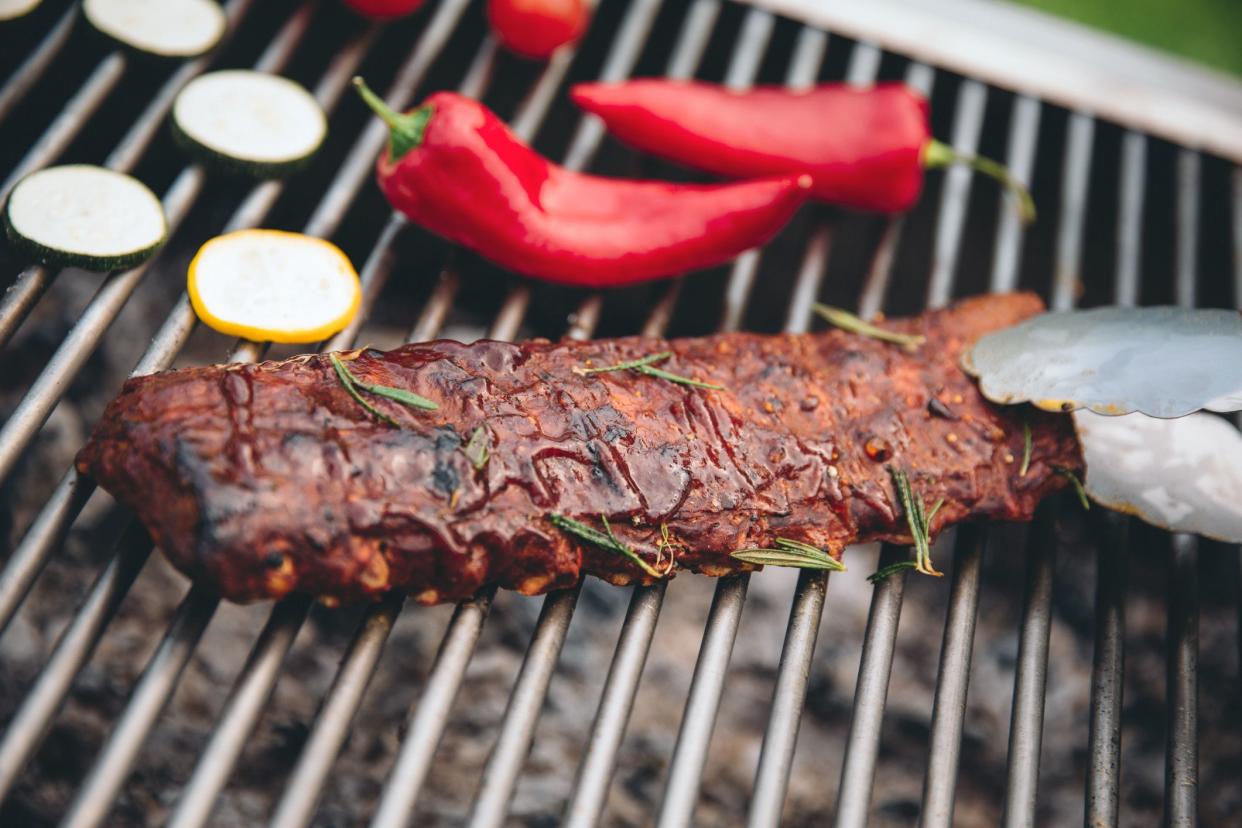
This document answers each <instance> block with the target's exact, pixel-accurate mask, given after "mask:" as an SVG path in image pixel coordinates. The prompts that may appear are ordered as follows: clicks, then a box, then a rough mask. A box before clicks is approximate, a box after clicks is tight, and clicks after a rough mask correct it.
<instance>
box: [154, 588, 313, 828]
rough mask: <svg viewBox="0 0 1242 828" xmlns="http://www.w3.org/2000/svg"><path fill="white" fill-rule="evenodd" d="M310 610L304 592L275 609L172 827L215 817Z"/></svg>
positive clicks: (208, 745) (181, 802)
mask: <svg viewBox="0 0 1242 828" xmlns="http://www.w3.org/2000/svg"><path fill="white" fill-rule="evenodd" d="M309 609H310V600H309V599H308V598H306V597H305V596H299V597H296V598H293V599H290V600H287V601H281V602H280V603H278V604H277V605H276V607H275V608H274V609H273V610H272V614H271V616H269V618H268V620H267V624H266V625H264V627H263V631H262V632H261V633H260V634H259V638H258V640H257V641H256V642H255V645H254V648H253V649H252V650H251V651H250V658H249V659H248V660H247V661H246V664H245V666H243V667H242V671H241V678H240V679H239V680H238V682H237V683H236V684H234V685H233V690H232V692H231V693H230V694H229V698H228V699H227V700H226V701H225V702H224V710H225V713H224V714H222V715H221V716H220V719H219V720H218V721H217V722H216V725H215V727H213V728H212V731H211V739H210V740H209V741H208V743H207V747H206V749H205V750H204V751H203V755H202V758H201V759H200V760H199V763H198V765H197V766H196V767H195V769H194V776H193V777H191V779H190V782H189V784H188V785H186V789H185V791H184V792H183V793H182V795H181V799H180V800H178V802H177V807H176V810H174V811H173V813H172V816H171V817H170V818H169V820H168V825H169V826H174V828H188V826H197V825H203V824H205V823H206V822H207V819H208V818H209V817H210V816H211V810H212V807H213V806H214V805H215V801H216V797H217V795H219V793H220V790H221V789H222V788H223V787H224V783H225V782H226V781H228V777H229V774H230V773H232V771H233V765H234V764H235V763H236V761H237V756H238V755H239V754H240V753H241V749H242V746H243V745H244V744H245V743H246V740H247V739H248V738H249V737H250V735H251V733H252V731H253V728H254V726H255V724H256V723H257V722H258V720H259V716H260V715H261V714H262V712H263V708H264V707H266V706H267V702H268V699H269V698H271V694H272V690H273V689H274V688H275V687H276V678H277V676H279V674H280V669H281V667H282V666H283V665H284V663H285V657H286V656H287V655H288V654H289V650H290V648H292V647H293V641H294V639H295V638H296V637H297V633H298V630H300V629H301V628H302V622H303V621H304V620H305V619H306V613H307V611H308V610H309Z"/></svg>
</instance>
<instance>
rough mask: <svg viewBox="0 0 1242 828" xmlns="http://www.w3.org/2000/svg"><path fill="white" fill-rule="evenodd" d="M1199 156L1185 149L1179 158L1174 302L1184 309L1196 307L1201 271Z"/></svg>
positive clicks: (1178, 155)
mask: <svg viewBox="0 0 1242 828" xmlns="http://www.w3.org/2000/svg"><path fill="white" fill-rule="evenodd" d="M1200 169H1201V165H1200V163H1199V153H1198V152H1196V151H1194V150H1189V149H1183V150H1181V151H1179V152H1178V154H1177V243H1176V246H1175V250H1176V255H1177V264H1176V268H1177V278H1176V279H1175V280H1174V283H1173V287H1174V294H1175V299H1174V301H1176V302H1177V304H1178V305H1179V306H1181V307H1183V308H1193V307H1194V306H1195V287H1196V285H1195V282H1196V279H1195V276H1196V274H1197V272H1198V269H1199V184H1200V178H1201V173H1200Z"/></svg>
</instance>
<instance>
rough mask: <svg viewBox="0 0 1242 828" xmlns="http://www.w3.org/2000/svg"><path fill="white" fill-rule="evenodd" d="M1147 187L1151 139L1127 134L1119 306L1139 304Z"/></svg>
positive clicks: (1120, 222)
mask: <svg viewBox="0 0 1242 828" xmlns="http://www.w3.org/2000/svg"><path fill="white" fill-rule="evenodd" d="M1146 186H1147V136H1145V135H1143V134H1142V133H1141V132H1126V134H1125V138H1124V139H1123V140H1122V144H1121V184H1120V192H1119V194H1118V202H1119V204H1118V206H1119V208H1120V209H1119V213H1118V216H1117V288H1116V292H1115V294H1114V297H1113V298H1114V301H1116V303H1117V304H1118V305H1127V306H1128V305H1137V304H1138V301H1139V285H1140V278H1139V276H1140V274H1139V254H1140V252H1141V250H1142V241H1141V239H1142V232H1143V198H1144V195H1145V193H1144V190H1145V188H1146Z"/></svg>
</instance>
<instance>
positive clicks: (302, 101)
mask: <svg viewBox="0 0 1242 828" xmlns="http://www.w3.org/2000/svg"><path fill="white" fill-rule="evenodd" d="M172 122H173V136H174V137H175V138H176V140H177V143H178V144H180V145H181V146H182V147H183V148H184V149H185V150H186V151H187V152H189V153H190V154H191V155H192V156H194V157H195V158H196V159H197V160H199V161H200V162H202V163H204V164H207V165H209V166H213V167H216V168H219V169H224V170H227V171H230V172H237V173H243V174H246V175H252V176H254V177H256V178H282V177H284V176H286V175H290V174H292V173H294V172H297V171H298V170H299V169H301V168H302V167H304V166H306V165H307V164H308V163H309V162H310V160H311V158H312V157H314V155H315V153H316V151H318V149H319V147H320V145H322V144H323V140H324V137H325V136H326V135H327V134H328V119H327V116H326V115H324V112H323V108H322V107H320V106H319V102H318V101H316V100H315V98H314V96H313V95H311V94H310V93H309V92H307V91H306V90H305V89H304V88H303V87H301V86H299V85H298V84H297V83H294V82H293V81H291V80H289V79H288V78H282V77H280V76H279V75H271V74H267V73H265V72H255V71H253V70H250V69H226V70H224V71H221V72H209V73H207V74H205V75H200V76H199V77H197V78H195V79H194V80H192V81H190V82H189V83H187V84H186V85H185V88H184V89H182V90H181V92H180V93H179V94H178V95H177V100H176V101H175V102H174V103H173V111H172Z"/></svg>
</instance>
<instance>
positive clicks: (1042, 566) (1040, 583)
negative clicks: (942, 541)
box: [1002, 504, 1056, 828]
mask: <svg viewBox="0 0 1242 828" xmlns="http://www.w3.org/2000/svg"><path fill="white" fill-rule="evenodd" d="M1052 522H1053V516H1052V512H1051V504H1049V505H1047V506H1045V507H1044V508H1043V509H1042V510H1041V511H1040V512H1039V513H1037V514H1036V516H1035V526H1034V528H1033V530H1032V532H1031V541H1030V543H1029V545H1028V546H1029V550H1028V558H1027V570H1026V592H1025V596H1024V598H1023V606H1022V628H1021V630H1020V632H1019V634H1018V636H1019V637H1018V669H1017V675H1016V676H1015V677H1014V685H1013V712H1012V718H1011V721H1010V725H1009V774H1008V776H1009V778H1008V783H1007V785H1006V789H1005V811H1004V817H1003V820H1002V824H1003V825H1004V826H1005V828H1032V826H1034V825H1035V800H1036V797H1037V794H1038V789H1039V753H1040V748H1041V747H1042V744H1043V730H1044V693H1045V690H1046V689H1047V682H1048V635H1049V632H1050V631H1051V629H1052V572H1053V566H1054V562H1055V558H1056V539H1055V538H1054V536H1053V531H1052Z"/></svg>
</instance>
